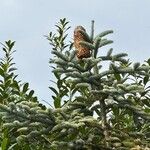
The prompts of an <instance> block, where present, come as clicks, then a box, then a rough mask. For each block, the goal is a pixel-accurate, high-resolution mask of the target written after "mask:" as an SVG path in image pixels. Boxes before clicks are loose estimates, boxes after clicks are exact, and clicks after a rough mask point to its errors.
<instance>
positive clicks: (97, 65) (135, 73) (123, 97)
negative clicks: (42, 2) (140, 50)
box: [0, 19, 150, 150]
mask: <svg viewBox="0 0 150 150" xmlns="http://www.w3.org/2000/svg"><path fill="white" fill-rule="evenodd" d="M69 29H70V27H69V26H68V22H67V21H66V19H60V21H59V22H58V24H56V33H52V32H50V33H49V35H48V36H46V37H47V39H48V41H49V43H50V45H51V53H52V54H53V56H52V58H51V59H50V61H49V63H50V64H51V67H52V69H53V70H52V73H53V75H54V76H55V78H56V81H53V83H54V84H55V85H54V86H50V87H49V88H50V90H51V91H52V92H53V95H52V99H53V102H54V107H55V108H52V107H50V108H49V107H48V106H47V107H46V106H44V105H42V104H40V102H39V100H38V99H37V97H36V96H34V91H33V90H30V89H29V84H28V83H22V81H18V80H17V75H16V74H15V70H16V68H15V67H14V65H15V64H14V63H13V57H12V53H13V52H14V51H13V46H14V43H15V42H12V41H10V40H9V41H6V42H5V44H2V45H3V48H2V50H3V52H4V55H5V56H4V58H3V59H1V61H0V100H1V101H0V116H1V117H0V124H1V128H0V143H1V149H2V150H18V149H21V150H36V149H37V150H44V149H45V150H48V149H51V150H60V149H62V150H112V149H114V150H129V149H131V150H149V149H150V92H149V91H150V85H149V80H150V78H149V77H150V59H149V60H147V61H145V62H144V63H143V64H140V63H132V62H130V60H129V59H126V58H125V57H127V54H125V53H120V54H115V55H113V54H112V52H113V49H112V48H110V49H108V51H107V53H106V55H105V56H102V55H101V51H100V50H101V48H102V47H104V46H107V45H108V44H111V43H112V42H113V41H112V40H108V39H107V38H106V36H107V35H108V34H112V33H113V31H112V30H108V31H104V32H102V33H100V34H98V35H97V36H94V22H93V21H92V25H91V34H90V35H88V34H87V33H86V32H83V31H81V34H83V35H84V37H86V39H87V40H86V41H87V42H86V41H81V42H80V44H81V45H84V46H85V47H87V48H89V49H90V51H91V57H89V58H83V59H77V57H76V50H75V48H74V47H73V41H71V42H70V41H69V42H68V38H67V37H68V34H67V32H68V30H69ZM50 101H52V100H50Z"/></svg>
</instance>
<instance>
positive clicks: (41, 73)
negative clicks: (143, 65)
mask: <svg viewBox="0 0 150 150" xmlns="http://www.w3.org/2000/svg"><path fill="white" fill-rule="evenodd" d="M64 17H65V18H67V19H68V20H69V21H70V25H71V26H72V29H71V30H70V34H73V33H72V31H73V28H74V27H75V26H76V25H83V26H84V27H85V28H86V29H87V30H89V29H90V23H91V20H93V19H94V20H95V27H96V33H99V32H102V31H103V30H107V29H113V30H114V32H115V33H114V34H113V36H111V39H112V40H114V44H112V47H113V48H114V52H115V53H119V52H126V53H128V54H129V58H130V59H131V60H133V61H140V62H143V61H144V60H145V59H148V58H149V57H150V46H149V45H150V38H149V36H150V0H139V1H138V0H74V1H73V0H72V1H71V0H54V1H53V0H0V42H4V41H5V40H9V39H11V40H15V41H16V46H15V49H16V50H17V52H16V53H15V55H14V57H15V62H16V66H17V68H18V72H17V73H18V74H19V79H21V80H22V81H23V82H29V83H30V87H31V89H34V90H35V92H36V94H37V95H38V97H39V98H40V100H46V101H47V102H49V103H51V102H52V99H51V92H50V91H49V89H48V86H49V85H50V81H49V80H50V79H51V78H52V76H51V71H50V68H49V64H48V60H49V57H50V56H51V54H50V47H49V44H48V41H47V40H46V39H45V37H44V35H46V34H48V32H49V31H51V30H53V29H54V25H55V23H56V22H57V21H58V20H59V19H60V18H64ZM106 50H107V49H106ZM1 55H2V53H1V52H0V56H1Z"/></svg>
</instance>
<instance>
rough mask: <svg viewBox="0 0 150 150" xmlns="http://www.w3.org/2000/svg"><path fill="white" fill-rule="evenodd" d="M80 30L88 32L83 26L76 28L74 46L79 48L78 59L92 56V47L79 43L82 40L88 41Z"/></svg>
mask: <svg viewBox="0 0 150 150" xmlns="http://www.w3.org/2000/svg"><path fill="white" fill-rule="evenodd" d="M80 31H84V32H86V30H85V29H84V28H83V27H82V26H77V27H76V28H75V30H74V46H75V49H76V50H77V57H78V59H82V58H88V57H90V56H91V53H90V49H89V48H87V47H85V46H83V45H80V44H79V43H80V42H81V41H85V42H86V39H85V37H84V35H82V33H81V32H80Z"/></svg>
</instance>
